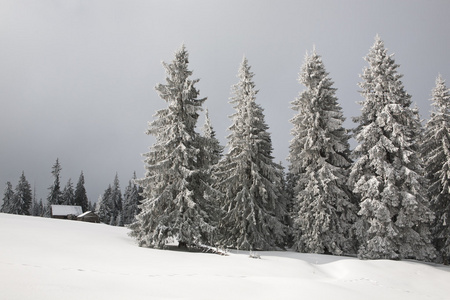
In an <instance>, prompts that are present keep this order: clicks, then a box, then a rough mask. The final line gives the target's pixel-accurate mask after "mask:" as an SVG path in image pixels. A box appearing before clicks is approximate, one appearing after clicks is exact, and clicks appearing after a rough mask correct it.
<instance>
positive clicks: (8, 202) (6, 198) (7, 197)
mask: <svg viewBox="0 0 450 300" xmlns="http://www.w3.org/2000/svg"><path fill="white" fill-rule="evenodd" d="M14 200H15V199H14V190H13V186H12V184H11V182H9V181H8V182H6V188H5V191H4V193H3V203H2V208H1V209H0V212H3V213H7V214H12V207H13V201H14Z"/></svg>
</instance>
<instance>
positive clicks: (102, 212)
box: [95, 184, 112, 224]
mask: <svg viewBox="0 0 450 300" xmlns="http://www.w3.org/2000/svg"><path fill="white" fill-rule="evenodd" d="M111 191H112V188H111V184H110V185H109V186H108V188H107V189H106V190H105V192H104V193H103V195H100V196H99V197H98V200H97V205H96V208H95V213H96V214H97V215H98V217H99V219H100V222H102V223H105V224H110V223H111V215H112V213H111V207H110V205H109V202H110V198H111Z"/></svg>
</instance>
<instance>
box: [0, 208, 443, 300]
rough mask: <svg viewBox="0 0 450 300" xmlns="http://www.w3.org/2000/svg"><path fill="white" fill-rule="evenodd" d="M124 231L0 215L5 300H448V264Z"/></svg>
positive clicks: (0, 260)
mask: <svg viewBox="0 0 450 300" xmlns="http://www.w3.org/2000/svg"><path fill="white" fill-rule="evenodd" d="M127 232H128V230H127V229H126V228H120V227H112V226H108V225H104V224H92V223H84V222H76V221H67V220H57V219H45V218H37V217H25V216H16V215H7V214H0V241H1V247H0V270H1V272H0V291H1V293H0V294H1V298H2V299H9V300H12V299H38V300H39V299H77V300H78V299H96V300H98V299H108V300H112V299H258V300H261V299H346V300H351V299H358V300H360V299H448V297H449V295H450V285H449V284H448V282H450V268H449V267H446V266H442V265H436V264H426V263H419V262H415V261H387V260H377V261H361V260H358V259H355V258H349V257H337V256H329V255H316V254H301V253H295V252H288V251H287V252H257V254H258V255H259V257H260V259H252V258H249V252H248V251H235V250H233V251H228V253H227V254H228V255H227V256H221V255H215V254H206V253H190V252H180V251H165V250H155V249H148V248H140V247H138V246H137V245H136V244H135V242H134V240H133V239H131V238H130V237H128V235H127Z"/></svg>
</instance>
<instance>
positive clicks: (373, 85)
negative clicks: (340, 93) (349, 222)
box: [349, 36, 435, 260]
mask: <svg viewBox="0 0 450 300" xmlns="http://www.w3.org/2000/svg"><path fill="white" fill-rule="evenodd" d="M365 59H366V61H367V63H368V66H367V67H365V68H364V72H363V74H362V75H361V78H362V82H361V83H360V84H359V86H360V88H361V92H360V93H361V95H362V96H363V98H364V101H362V102H361V104H362V109H361V115H360V116H359V117H356V118H354V121H355V123H357V124H358V126H357V128H356V129H355V137H356V140H357V141H358V145H357V147H356V148H355V150H354V152H353V153H354V154H355V159H357V160H356V162H355V163H354V165H353V166H352V170H351V173H350V178H349V182H350V184H351V186H352V188H353V192H354V193H355V194H357V195H358V196H359V197H360V210H359V215H360V219H359V221H358V226H357V234H358V236H359V240H360V248H359V252H358V255H359V257H360V258H363V259H378V258H383V259H402V258H416V259H421V260H427V259H431V258H433V257H434V255H435V254H434V248H433V246H432V245H431V241H430V230H429V224H430V223H431V221H432V220H433V213H432V211H431V210H430V208H429V201H428V197H427V194H426V187H425V178H424V176H423V173H424V170H423V167H422V162H421V160H420V159H419V156H418V151H419V149H418V148H419V147H418V146H419V139H420V133H421V124H420V120H419V117H418V113H417V111H416V110H414V109H412V108H411V96H410V95H409V94H407V92H406V91H405V89H404V87H403V84H402V82H401V80H400V79H401V77H402V75H400V74H398V73H397V68H398V67H399V66H398V65H397V64H396V63H395V61H394V58H393V55H388V54H387V50H386V48H385V47H384V43H383V41H382V40H381V39H380V38H379V37H378V36H377V37H376V39H375V43H374V45H373V47H372V48H371V49H370V51H369V54H368V55H367V57H366V58H365Z"/></svg>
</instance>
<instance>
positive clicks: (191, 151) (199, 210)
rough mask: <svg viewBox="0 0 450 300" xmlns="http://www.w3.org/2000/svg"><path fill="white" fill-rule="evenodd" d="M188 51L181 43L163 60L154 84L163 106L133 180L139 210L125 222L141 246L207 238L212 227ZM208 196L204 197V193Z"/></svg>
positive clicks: (193, 242) (192, 242)
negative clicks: (140, 173) (139, 174)
mask: <svg viewBox="0 0 450 300" xmlns="http://www.w3.org/2000/svg"><path fill="white" fill-rule="evenodd" d="M188 63H189V59H188V52H187V50H186V49H185V47H184V46H182V47H181V49H179V50H178V51H177V52H176V53H175V59H174V60H173V61H172V63H163V66H164V68H165V70H166V75H167V77H166V83H165V84H159V85H157V86H156V90H157V92H158V93H159V96H160V97H161V98H162V99H163V100H164V101H166V103H167V105H168V107H167V108H165V109H162V110H159V111H158V112H156V114H155V116H154V117H155V120H154V121H152V122H150V123H149V127H148V130H147V134H152V135H154V136H155V139H156V142H155V143H154V144H153V146H152V147H150V152H148V153H146V154H144V156H145V168H146V174H145V178H142V179H139V180H137V183H138V184H139V185H140V186H142V188H143V193H142V195H143V196H144V198H145V199H144V200H143V203H142V205H141V209H142V211H141V213H140V214H139V215H138V216H137V217H136V221H135V222H134V223H133V224H131V225H130V228H131V230H132V231H131V236H133V237H135V238H136V239H137V241H138V243H139V245H141V246H150V247H159V248H160V247H163V246H164V245H165V244H166V243H167V242H168V241H170V240H177V241H178V242H179V245H180V246H181V245H198V244H200V243H204V242H208V240H209V237H210V234H211V232H212V231H213V229H214V228H213V226H211V224H210V223H209V222H208V218H209V212H208V211H207V210H208V204H207V200H206V199H205V193H208V189H207V188H205V187H204V185H205V182H203V181H202V176H203V172H202V169H201V165H200V158H199V153H200V152H201V151H200V149H201V147H202V145H201V142H200V140H201V139H200V138H199V134H198V133H197V132H196V131H195V126H196V123H197V119H198V116H199V114H198V112H199V111H200V110H201V105H202V104H203V102H204V101H205V99H206V98H204V99H198V96H199V91H198V90H197V89H196V88H195V87H194V85H195V84H196V83H197V82H198V80H191V79H190V76H191V75H192V71H190V70H189V69H188ZM206 198H207V197H206Z"/></svg>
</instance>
